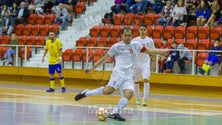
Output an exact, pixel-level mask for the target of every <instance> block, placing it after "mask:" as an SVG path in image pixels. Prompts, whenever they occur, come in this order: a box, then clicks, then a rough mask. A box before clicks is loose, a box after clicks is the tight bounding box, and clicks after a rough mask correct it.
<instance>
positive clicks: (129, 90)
mask: <svg viewBox="0 0 222 125" xmlns="http://www.w3.org/2000/svg"><path fill="white" fill-rule="evenodd" d="M120 91H123V93H124V96H122V98H121V99H120V100H119V103H118V105H117V106H116V107H115V108H114V109H113V111H112V113H111V114H110V115H109V118H112V119H116V120H118V121H125V120H126V119H125V118H123V117H122V116H121V115H120V114H119V112H120V111H122V110H123V109H124V108H125V107H126V106H127V105H128V103H129V100H130V99H131V98H132V97H133V91H134V83H133V80H129V81H126V82H124V83H123V84H122V86H121V87H120Z"/></svg>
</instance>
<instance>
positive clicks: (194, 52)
mask: <svg viewBox="0 0 222 125" xmlns="http://www.w3.org/2000/svg"><path fill="white" fill-rule="evenodd" d="M12 46H15V47H16V54H15V55H14V64H15V65H14V66H26V62H30V60H28V59H29V58H33V57H27V56H30V55H28V52H27V50H28V48H30V49H31V51H32V55H34V53H35V54H42V55H43V53H41V52H40V51H41V50H44V47H45V46H41V45H38V46H36V45H0V48H1V49H0V53H2V52H1V51H2V48H3V52H4V54H5V52H6V50H4V49H7V47H12ZM38 48H39V49H38ZM77 48H81V49H84V51H85V54H86V61H85V62H84V61H83V60H82V62H81V63H84V66H82V68H81V69H85V68H87V67H89V64H90V63H91V64H94V63H95V62H93V61H92V60H90V59H89V56H88V55H89V50H92V49H93V51H94V52H95V50H96V49H103V50H104V51H108V49H109V47H73V48H71V49H72V50H73V52H74V51H75V50H76V49H77ZM19 49H23V50H24V52H23V55H24V58H23V59H21V57H20V54H21V52H19ZM63 51H65V50H63ZM169 51H170V49H169ZM178 51H179V50H178ZM190 51H191V52H192V55H193V56H192V57H193V58H192V61H191V71H192V72H191V74H192V75H195V74H197V73H196V69H195V68H196V67H197V66H196V63H195V61H196V57H197V55H198V53H209V52H221V53H222V51H212V50H190ZM2 54H3V53H2ZM1 56H2V55H1ZM71 58H72V57H71ZM156 59H158V55H157V58H156ZM19 60H20V62H21V63H19ZM71 62H72V63H75V62H73V60H72V59H71ZM37 63H41V59H40V60H39V61H38V62H37ZM46 63H47V62H46ZM112 63H113V65H114V62H112ZM0 65H1V63H0ZM72 65H73V64H72ZM64 66H65V65H64ZM37 67H39V66H37ZM72 68H74V69H75V67H72ZM155 73H159V64H158V60H156V72H155Z"/></svg>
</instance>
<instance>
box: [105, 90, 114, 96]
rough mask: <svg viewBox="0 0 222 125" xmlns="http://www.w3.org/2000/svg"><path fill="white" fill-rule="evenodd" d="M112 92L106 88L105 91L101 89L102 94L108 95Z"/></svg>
mask: <svg viewBox="0 0 222 125" xmlns="http://www.w3.org/2000/svg"><path fill="white" fill-rule="evenodd" d="M112 93H113V92H112V91H107V90H106V91H105V90H104V91H103V94H104V95H110V94H112Z"/></svg>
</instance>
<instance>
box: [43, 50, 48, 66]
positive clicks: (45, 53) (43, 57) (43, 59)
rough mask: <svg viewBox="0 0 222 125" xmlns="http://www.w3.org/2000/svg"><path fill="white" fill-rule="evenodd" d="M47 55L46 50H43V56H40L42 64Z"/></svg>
mask: <svg viewBox="0 0 222 125" xmlns="http://www.w3.org/2000/svg"><path fill="white" fill-rule="evenodd" d="M47 53H48V50H47V49H45V51H44V54H43V56H42V63H43V62H44V60H45V56H46V54H47Z"/></svg>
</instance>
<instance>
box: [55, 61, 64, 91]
mask: <svg viewBox="0 0 222 125" xmlns="http://www.w3.org/2000/svg"><path fill="white" fill-rule="evenodd" d="M56 72H57V73H58V75H59V81H60V84H61V92H66V88H65V81H64V76H63V75H62V65H61V64H56Z"/></svg>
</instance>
